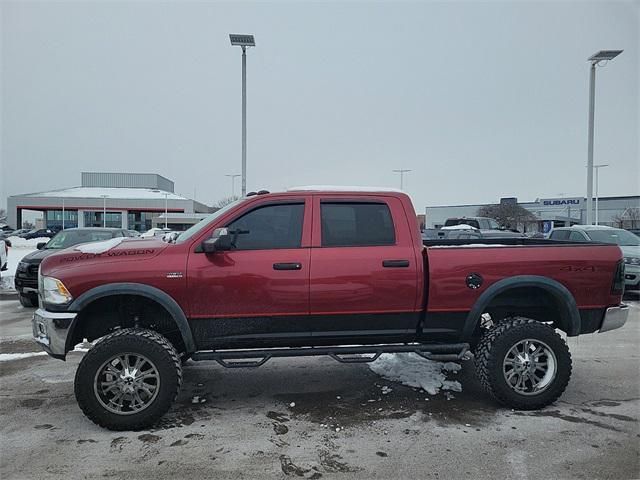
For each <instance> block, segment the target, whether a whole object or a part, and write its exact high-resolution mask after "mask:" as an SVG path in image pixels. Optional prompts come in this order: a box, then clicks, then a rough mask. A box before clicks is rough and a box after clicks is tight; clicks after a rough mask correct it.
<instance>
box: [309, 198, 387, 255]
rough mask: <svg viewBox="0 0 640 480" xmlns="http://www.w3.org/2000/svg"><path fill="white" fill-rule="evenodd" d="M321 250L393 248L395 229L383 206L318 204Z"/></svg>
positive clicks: (384, 204)
mask: <svg viewBox="0 0 640 480" xmlns="http://www.w3.org/2000/svg"><path fill="white" fill-rule="evenodd" d="M320 210H321V214H320V215H321V222H322V246H323V247H364V246H379V245H394V244H395V242H396V238H395V237H396V236H395V229H394V227H393V220H392V219H391V212H390V211H389V207H388V206H387V204H386V203H347V202H322V203H321V205H320Z"/></svg>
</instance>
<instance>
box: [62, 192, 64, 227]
mask: <svg viewBox="0 0 640 480" xmlns="http://www.w3.org/2000/svg"><path fill="white" fill-rule="evenodd" d="M62 230H64V197H62Z"/></svg>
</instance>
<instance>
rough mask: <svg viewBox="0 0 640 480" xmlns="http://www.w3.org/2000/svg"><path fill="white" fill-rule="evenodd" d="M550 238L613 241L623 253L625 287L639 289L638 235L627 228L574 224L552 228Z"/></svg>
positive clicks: (639, 244) (639, 245) (639, 259)
mask: <svg viewBox="0 0 640 480" xmlns="http://www.w3.org/2000/svg"><path fill="white" fill-rule="evenodd" d="M549 238H551V239H552V240H570V241H572V242H603V243H615V244H616V245H619V246H620V250H622V254H623V255H624V264H625V275H624V278H625V289H626V290H629V291H632V290H633V291H640V237H638V236H637V235H635V234H633V233H631V232H630V231H628V230H623V229H621V228H613V227H607V226H605V225H574V226H572V227H566V228H554V229H553V230H552V231H551V234H550V235H549Z"/></svg>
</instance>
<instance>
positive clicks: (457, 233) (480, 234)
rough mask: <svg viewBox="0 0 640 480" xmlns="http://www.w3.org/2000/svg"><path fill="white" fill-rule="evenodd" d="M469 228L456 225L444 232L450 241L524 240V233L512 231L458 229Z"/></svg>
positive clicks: (444, 229)
mask: <svg viewBox="0 0 640 480" xmlns="http://www.w3.org/2000/svg"><path fill="white" fill-rule="evenodd" d="M457 227H469V226H468V225H456V226H455V227H443V228H442V231H443V232H444V236H443V237H442V238H446V239H448V240H453V239H474V238H475V239H479V238H523V237H526V235H524V234H523V233H518V232H512V231H510V230H479V229H477V228H473V227H469V228H457Z"/></svg>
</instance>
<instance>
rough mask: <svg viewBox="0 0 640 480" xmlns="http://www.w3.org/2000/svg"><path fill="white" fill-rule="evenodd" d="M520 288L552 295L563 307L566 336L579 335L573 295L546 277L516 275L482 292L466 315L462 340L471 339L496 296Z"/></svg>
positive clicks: (579, 326)
mask: <svg viewBox="0 0 640 480" xmlns="http://www.w3.org/2000/svg"><path fill="white" fill-rule="evenodd" d="M522 287H536V288H541V289H543V290H545V291H546V292H548V293H550V294H551V295H553V297H555V298H556V299H557V300H558V301H559V302H560V304H561V305H564V312H561V313H564V315H563V320H564V321H565V323H566V325H565V326H566V327H567V329H566V333H567V335H569V336H570V337H575V336H576V335H579V334H580V328H581V322H580V312H579V311H578V306H577V304H576V300H575V298H573V295H572V294H571V292H570V291H569V290H568V289H567V287H565V286H564V285H562V284H561V283H560V282H558V281H556V280H553V279H551V278H548V277H541V276H538V275H517V276H515V277H509V278H503V279H502V280H499V281H497V282H496V283H494V284H492V285H491V286H490V287H488V288H487V289H486V290H485V291H484V292H482V294H481V295H480V297H479V298H478V300H476V303H475V304H474V305H473V307H472V308H471V310H470V311H469V313H468V314H467V318H466V320H465V322H464V327H463V329H462V338H463V340H464V341H468V340H470V339H471V337H472V336H473V332H474V331H475V328H476V325H477V324H478V322H479V321H480V315H482V313H483V312H484V311H485V309H486V308H487V306H488V305H489V303H491V300H493V299H494V298H495V297H496V296H497V295H500V294H501V293H504V292H506V291H508V290H511V289H512V288H522Z"/></svg>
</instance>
